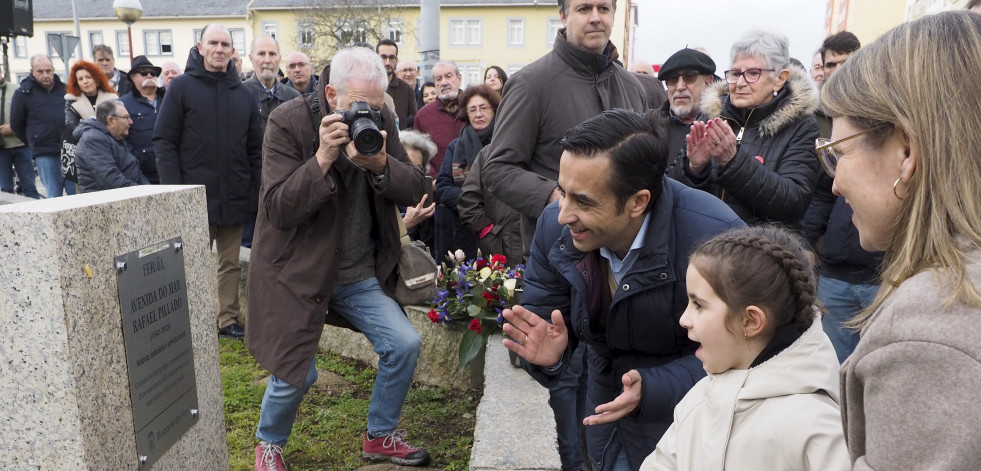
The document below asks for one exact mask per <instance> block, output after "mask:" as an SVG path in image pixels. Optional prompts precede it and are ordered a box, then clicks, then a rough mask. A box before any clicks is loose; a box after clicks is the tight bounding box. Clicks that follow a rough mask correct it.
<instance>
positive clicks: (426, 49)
mask: <svg viewBox="0 0 981 471" xmlns="http://www.w3.org/2000/svg"><path fill="white" fill-rule="evenodd" d="M420 14H421V16H422V21H420V24H419V29H420V30H421V31H422V37H421V38H419V39H420V41H419V43H420V46H421V48H420V49H422V51H420V52H421V56H422V57H421V59H422V60H421V61H420V64H419V76H420V77H422V81H423V82H427V81H430V80H432V78H433V66H434V65H436V63H437V62H439V23H440V21H439V0H422V5H421V11H420Z"/></svg>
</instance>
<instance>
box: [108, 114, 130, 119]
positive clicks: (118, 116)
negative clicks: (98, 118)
mask: <svg viewBox="0 0 981 471" xmlns="http://www.w3.org/2000/svg"><path fill="white" fill-rule="evenodd" d="M109 116H110V117H112V118H120V119H127V120H128V119H129V118H130V116H129V115H128V114H111V115H109Z"/></svg>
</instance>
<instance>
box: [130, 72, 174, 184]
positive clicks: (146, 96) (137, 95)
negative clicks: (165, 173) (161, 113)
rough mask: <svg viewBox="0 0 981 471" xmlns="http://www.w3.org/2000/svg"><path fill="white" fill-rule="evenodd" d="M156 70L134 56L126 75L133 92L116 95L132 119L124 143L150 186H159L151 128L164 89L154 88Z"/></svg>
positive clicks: (155, 119) (158, 73) (156, 76)
mask: <svg viewBox="0 0 981 471" xmlns="http://www.w3.org/2000/svg"><path fill="white" fill-rule="evenodd" d="M160 71H161V69H160V67H157V66H154V65H153V63H152V62H150V60H149V59H147V58H146V56H136V58H135V59H133V66H132V67H131V68H130V69H129V74H127V75H128V76H129V78H130V82H132V83H133V91H131V92H129V93H124V94H122V95H119V100H120V101H122V102H123V104H124V105H126V111H128V112H129V115H130V117H131V118H132V119H133V125H132V126H130V128H129V133H128V134H127V135H126V142H128V143H129V145H130V146H132V148H133V155H134V156H136V159H137V160H139V161H140V171H141V172H143V175H144V176H145V177H146V178H147V180H149V181H150V183H160V175H159V174H158V173H157V156H156V154H154V151H153V126H154V125H156V124H157V110H158V109H159V108H160V105H161V104H163V97H164V89H163V88H161V87H158V86H157V79H158V77H160Z"/></svg>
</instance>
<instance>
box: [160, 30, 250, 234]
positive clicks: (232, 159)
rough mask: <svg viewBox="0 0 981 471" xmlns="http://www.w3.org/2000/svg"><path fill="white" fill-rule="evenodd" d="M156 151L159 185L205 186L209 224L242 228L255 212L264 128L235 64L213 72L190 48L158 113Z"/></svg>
mask: <svg viewBox="0 0 981 471" xmlns="http://www.w3.org/2000/svg"><path fill="white" fill-rule="evenodd" d="M153 149H154V152H155V153H156V156H157V171H158V172H159V174H160V183H162V184H165V185H204V186H205V189H206V192H207V199H208V224H211V225H216V226H240V225H242V224H245V223H246V222H247V221H248V220H249V219H250V218H251V214H252V213H253V212H255V211H256V208H257V207H258V198H259V178H260V175H261V172H262V122H261V121H260V119H259V107H258V105H257V104H256V100H255V98H254V97H253V96H252V94H251V93H250V92H249V89H248V88H247V87H245V86H244V85H243V84H242V79H240V78H239V76H238V72H237V71H236V70H235V65H234V63H233V62H231V61H229V64H228V68H227V69H226V70H225V72H208V71H207V70H205V68H204V61H203V59H202V57H201V54H200V53H199V52H198V48H197V47H192V48H191V52H190V54H189V56H188V58H187V66H186V67H185V69H184V73H183V74H182V75H180V76H178V77H177V78H175V79H174V81H173V82H170V86H169V87H167V93H166V94H165V95H164V99H163V105H161V106H160V110H159V112H158V113H157V122H156V124H155V125H154V127H153Z"/></svg>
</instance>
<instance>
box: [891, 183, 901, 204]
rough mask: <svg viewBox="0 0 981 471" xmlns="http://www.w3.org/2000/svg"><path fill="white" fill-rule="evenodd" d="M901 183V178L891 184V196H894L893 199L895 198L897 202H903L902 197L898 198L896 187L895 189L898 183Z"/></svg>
mask: <svg viewBox="0 0 981 471" xmlns="http://www.w3.org/2000/svg"><path fill="white" fill-rule="evenodd" d="M901 181H903V178H902V177H899V178H897V179H896V181H894V182H893V183H892V194H893V196H895V197H896V199H898V200H899V201H902V200H903V197H902V196H899V192H898V191H896V187H897V186H899V182H901Z"/></svg>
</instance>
